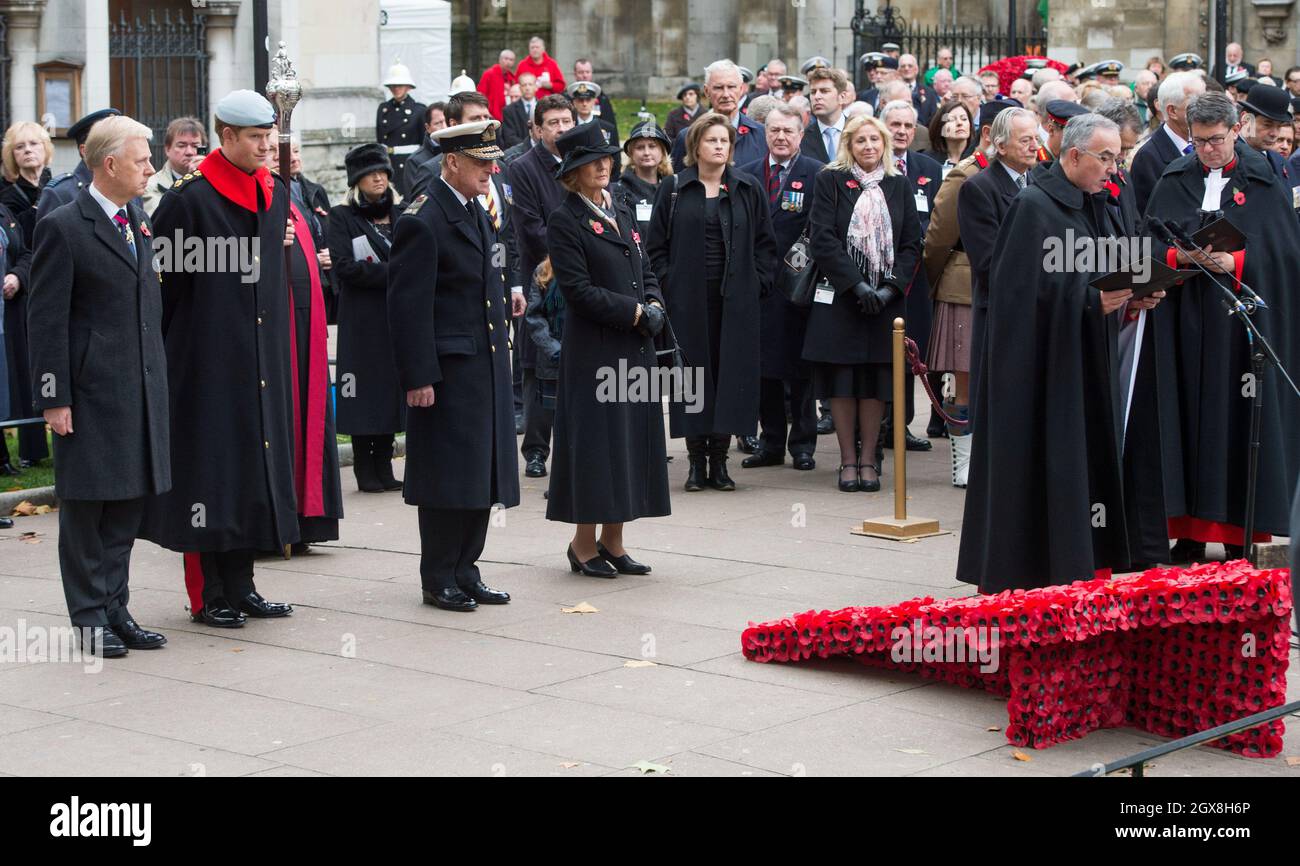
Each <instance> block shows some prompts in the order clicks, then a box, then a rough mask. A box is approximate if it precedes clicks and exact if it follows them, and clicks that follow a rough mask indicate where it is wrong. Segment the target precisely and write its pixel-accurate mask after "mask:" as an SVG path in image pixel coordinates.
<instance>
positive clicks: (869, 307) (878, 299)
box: [858, 285, 898, 316]
mask: <svg viewBox="0 0 1300 866" xmlns="http://www.w3.org/2000/svg"><path fill="white" fill-rule="evenodd" d="M897 297H898V289H896V288H894V287H893V286H890V285H884V286H872V287H871V289H870V291H868V292H867V294H866V295H864V296H860V297H859V298H858V306H860V307H861V308H862V312H864V313H866V314H867V315H868V316H874V315H876V314H877V313H879V312H880V311H881V310H883V309H884V308H885V307H887V306H889V304H890V302H891V301H893V300H894V298H897Z"/></svg>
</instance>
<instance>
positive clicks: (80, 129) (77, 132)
mask: <svg viewBox="0 0 1300 866" xmlns="http://www.w3.org/2000/svg"><path fill="white" fill-rule="evenodd" d="M121 113H122V112H120V111H118V110H117V109H116V108H101V109H100V110H99V111H92V112H91V113H90V114H87V115H86V116H85V117H83V118H81V119H80V120H78V121H77V122H76V123H74V124H72V126H69V127H68V138H71V139H73V140H74V141H76V142H77V144H85V143H86V137H87V136H89V135H90V128H91V127H92V126H94V125H95V124H96V123H99V122H100V121H101V120H103V119H104V118H106V117H116V116H117V115H119V114H121Z"/></svg>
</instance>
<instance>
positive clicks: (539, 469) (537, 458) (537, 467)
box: [524, 454, 546, 478]
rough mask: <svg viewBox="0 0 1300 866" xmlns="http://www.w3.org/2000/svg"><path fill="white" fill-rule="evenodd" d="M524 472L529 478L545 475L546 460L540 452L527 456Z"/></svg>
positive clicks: (543, 476)
mask: <svg viewBox="0 0 1300 866" xmlns="http://www.w3.org/2000/svg"><path fill="white" fill-rule="evenodd" d="M524 474H525V475H527V476H528V477H529V478H545V477H546V461H545V460H543V459H542V457H541V455H540V454H534V455H532V456H531V457H529V458H528V465H527V466H525V467H524Z"/></svg>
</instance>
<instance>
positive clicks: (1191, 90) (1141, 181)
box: [1132, 55, 1205, 213]
mask: <svg viewBox="0 0 1300 866" xmlns="http://www.w3.org/2000/svg"><path fill="white" fill-rule="evenodd" d="M1179 56H1180V57H1181V56H1182V55H1179ZM1177 59H1178V58H1174V60H1177ZM1173 63H1174V61H1172V60H1171V61H1170V65H1173ZM1204 92H1205V79H1204V78H1202V77H1201V75H1200V73H1198V72H1174V73H1172V74H1170V75H1169V76H1168V77H1166V78H1165V80H1164V81H1162V82H1160V86H1159V88H1157V89H1156V102H1155V105H1154V106H1153V107H1154V108H1155V110H1156V111H1157V112H1158V113H1159V114H1160V117H1161V119H1162V120H1164V123H1162V124H1161V125H1160V128H1159V129H1157V130H1156V131H1155V132H1153V133H1151V135H1150V137H1148V138H1147V140H1146V143H1144V144H1143V145H1142V147H1141V149H1139V150H1138V151H1137V153H1136V154H1134V156H1133V171H1132V174H1133V192H1134V194H1135V195H1136V196H1137V206H1138V213H1142V212H1143V211H1144V210H1145V209H1146V206H1147V199H1148V198H1150V197H1151V190H1153V189H1155V185H1156V181H1158V180H1159V179H1160V174H1161V172H1163V171H1164V170H1165V166H1167V165H1169V163H1171V162H1173V161H1174V160H1175V159H1177V158H1178V157H1180V156H1182V155H1183V154H1185V153H1191V152H1192V150H1191V142H1189V141H1188V140H1187V137H1188V136H1189V135H1190V134H1191V133H1189V132H1188V131H1187V114H1186V111H1187V101H1188V100H1189V99H1191V98H1192V97H1194V96H1196V95H1197V94H1200V93H1204Z"/></svg>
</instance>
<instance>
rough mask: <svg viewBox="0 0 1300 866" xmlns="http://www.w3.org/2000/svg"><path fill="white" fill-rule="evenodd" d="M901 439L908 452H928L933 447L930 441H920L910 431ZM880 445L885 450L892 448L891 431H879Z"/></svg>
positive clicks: (892, 437) (883, 429)
mask: <svg viewBox="0 0 1300 866" xmlns="http://www.w3.org/2000/svg"><path fill="white" fill-rule="evenodd" d="M903 438H904V439H905V440H906V441H907V450H908V451H929V450H930V449H931V448H933V447H934V443H932V442H930V440H928V439H922V438H921V437H920V436H913V435H912V431H911V430H908V431H907V432H906V433H904V434H903ZM880 444H881V445H882V446H883V447H885V448H893V447H894V431H893V429H890V430H888V431H886V430H885V428H883V427H882V428H881V429H880Z"/></svg>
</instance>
